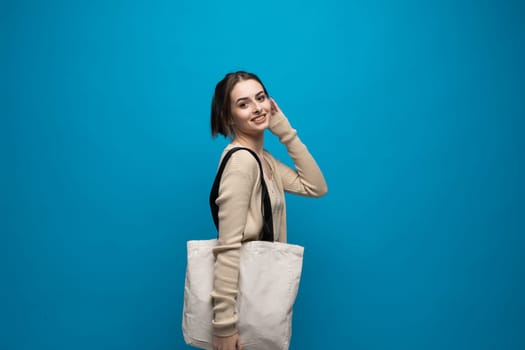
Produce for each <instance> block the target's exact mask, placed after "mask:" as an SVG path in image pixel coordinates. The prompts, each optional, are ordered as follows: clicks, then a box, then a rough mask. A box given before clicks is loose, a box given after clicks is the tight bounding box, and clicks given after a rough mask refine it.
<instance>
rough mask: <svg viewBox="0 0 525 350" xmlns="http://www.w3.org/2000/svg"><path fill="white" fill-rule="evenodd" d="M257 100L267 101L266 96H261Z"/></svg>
mask: <svg viewBox="0 0 525 350" xmlns="http://www.w3.org/2000/svg"><path fill="white" fill-rule="evenodd" d="M257 100H259V101H261V102H262V101H264V100H266V96H264V95H261V96H259V97H258V98H257Z"/></svg>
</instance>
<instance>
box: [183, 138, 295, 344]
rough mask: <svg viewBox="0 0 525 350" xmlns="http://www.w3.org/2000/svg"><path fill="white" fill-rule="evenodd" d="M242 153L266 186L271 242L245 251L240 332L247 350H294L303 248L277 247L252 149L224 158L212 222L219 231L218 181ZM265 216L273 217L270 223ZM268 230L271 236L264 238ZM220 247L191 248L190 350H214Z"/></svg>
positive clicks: (203, 243)
mask: <svg viewBox="0 0 525 350" xmlns="http://www.w3.org/2000/svg"><path fill="white" fill-rule="evenodd" d="M241 149H243V150H247V151H249V152H250V153H252V154H253V155H254V157H255V158H256V159H257V161H258V163H259V167H260V170H261V181H262V185H263V186H262V187H263V199H262V200H263V202H266V203H262V204H263V208H264V210H263V216H264V221H265V222H266V223H268V221H269V223H270V225H265V228H264V229H263V239H265V238H266V239H268V241H264V240H263V241H251V242H246V243H243V244H242V246H241V253H240V270H239V294H238V295H237V301H236V312H237V314H238V316H239V317H238V322H237V329H238V331H239V334H240V337H241V342H242V345H243V347H244V349H245V350H274V349H275V350H286V349H288V347H289V344H290V337H291V326H292V311H293V304H294V302H295V298H296V296H297V291H298V288H299V282H300V279H301V270H302V262H303V252H304V248H303V247H301V246H298V245H293V244H287V243H280V242H273V225H272V224H271V204H270V203H269V197H268V195H267V193H266V195H265V193H264V190H265V189H266V184H264V179H263V176H262V165H261V163H260V161H259V159H258V158H257V156H256V154H255V153H254V152H253V151H251V150H250V149H247V148H241V147H237V148H234V149H232V150H230V151H229V152H228V153H227V154H226V155H225V157H224V158H223V161H222V163H221V166H220V167H219V170H218V171H217V176H216V178H215V182H214V186H213V188H212V193H211V194H210V205H211V210H212V216H213V217H214V221H215V224H216V226H217V227H218V219H217V214H218V208H216V207H215V208H214V207H213V205H214V204H215V199H216V198H217V193H218V190H217V189H218V184H219V183H220V177H221V175H222V171H223V170H224V165H225V163H226V162H227V161H228V159H229V157H230V156H231V154H233V152H236V151H238V150H241ZM212 202H213V204H212ZM268 205H270V206H268ZM268 208H270V210H269V211H267V210H268ZM267 216H270V219H269V220H268V218H267ZM265 230H266V231H269V232H264V231H265ZM270 239H271V240H270ZM217 244H218V241H217V239H210V240H194V241H188V242H187V266H186V280H185V286H184V308H183V317H182V331H183V335H184V340H185V341H186V343H187V344H189V345H192V346H195V347H198V348H202V349H212V338H213V327H212V319H213V304H212V298H211V292H212V290H213V275H214V264H215V257H214V255H213V248H214V247H216V246H217Z"/></svg>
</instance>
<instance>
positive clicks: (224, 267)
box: [211, 151, 259, 337]
mask: <svg viewBox="0 0 525 350" xmlns="http://www.w3.org/2000/svg"><path fill="white" fill-rule="evenodd" d="M258 177H259V166H258V164H257V161H256V160H255V158H254V157H253V156H252V155H251V154H250V153H248V152H246V151H239V152H236V153H234V154H233V155H232V156H231V158H230V159H229V160H228V163H227V164H226V166H225V168H224V172H223V173H222V177H221V183H220V186H219V196H218V197H217V200H216V203H217V205H218V207H219V240H218V245H217V247H216V248H214V250H213V253H214V254H215V257H216V261H215V269H214V281H213V291H212V294H211V296H212V298H213V314H214V319H213V322H212V325H213V331H214V335H216V336H220V337H227V336H231V335H233V334H235V333H236V332H237V329H236V323H237V314H236V313H235V302H236V298H237V294H238V289H239V281H238V278H239V259H240V248H241V242H242V239H243V234H244V232H245V227H246V218H247V216H248V210H249V206H250V200H251V195H252V191H253V188H254V186H255V183H256V181H257V180H258Z"/></svg>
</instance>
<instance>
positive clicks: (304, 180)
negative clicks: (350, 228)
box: [269, 99, 328, 197]
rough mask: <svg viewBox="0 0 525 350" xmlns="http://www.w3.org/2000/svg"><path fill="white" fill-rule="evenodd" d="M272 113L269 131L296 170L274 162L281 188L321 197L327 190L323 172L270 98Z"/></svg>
mask: <svg viewBox="0 0 525 350" xmlns="http://www.w3.org/2000/svg"><path fill="white" fill-rule="evenodd" d="M271 103H272V110H273V114H272V117H271V119H270V126H269V129H270V131H271V132H272V133H273V134H274V135H276V136H277V137H278V138H279V140H280V142H281V143H282V144H284V145H285V146H286V149H287V150H288V154H289V155H290V157H291V158H292V160H293V162H294V165H295V168H296V170H293V169H291V168H290V167H288V166H286V165H284V164H283V163H281V162H276V163H277V167H278V170H277V171H278V172H279V173H280V175H281V178H282V181H283V188H284V190H285V191H286V192H291V193H295V194H299V195H303V196H309V197H321V196H323V195H325V194H326V193H327V192H328V187H327V185H326V181H325V179H324V176H323V173H322V172H321V169H319V166H318V165H317V163H316V161H315V159H314V158H313V157H312V155H311V154H310V152H308V149H307V148H306V146H305V145H304V144H303V143H302V142H301V140H300V139H299V137H298V136H297V131H296V130H295V129H293V128H292V126H291V125H290V122H289V121H288V119H287V118H286V117H285V116H284V114H283V113H282V112H281V110H280V109H279V107H278V106H277V103H276V102H275V100H274V99H271Z"/></svg>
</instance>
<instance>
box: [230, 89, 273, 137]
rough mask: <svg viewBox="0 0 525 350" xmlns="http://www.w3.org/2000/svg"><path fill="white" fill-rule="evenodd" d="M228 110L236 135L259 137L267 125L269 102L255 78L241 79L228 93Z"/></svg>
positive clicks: (269, 109)
mask: <svg viewBox="0 0 525 350" xmlns="http://www.w3.org/2000/svg"><path fill="white" fill-rule="evenodd" d="M230 111H231V116H232V122H233V129H234V133H235V135H236V137H250V138H252V137H259V136H261V135H262V134H263V132H264V130H265V129H266V128H267V127H268V125H269V122H270V116H271V103H270V99H269V98H268V96H267V95H266V93H265V92H264V88H263V86H262V85H261V84H260V83H259V82H258V81H257V80H254V79H248V80H241V81H239V82H238V83H237V84H235V86H234V87H233V89H232V91H231V93H230Z"/></svg>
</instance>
